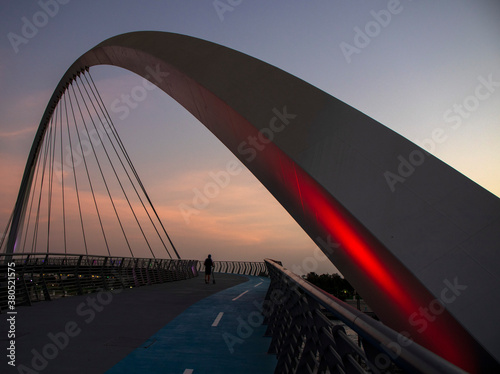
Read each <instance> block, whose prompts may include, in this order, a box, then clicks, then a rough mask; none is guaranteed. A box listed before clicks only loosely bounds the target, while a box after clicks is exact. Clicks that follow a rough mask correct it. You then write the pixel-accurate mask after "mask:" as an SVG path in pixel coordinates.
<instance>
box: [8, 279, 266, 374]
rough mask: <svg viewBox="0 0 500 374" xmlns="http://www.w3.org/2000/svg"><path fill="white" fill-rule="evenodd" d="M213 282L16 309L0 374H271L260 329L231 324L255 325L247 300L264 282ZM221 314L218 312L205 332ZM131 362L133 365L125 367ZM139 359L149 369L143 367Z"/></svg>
mask: <svg viewBox="0 0 500 374" xmlns="http://www.w3.org/2000/svg"><path fill="white" fill-rule="evenodd" d="M216 277H217V282H216V284H215V285H214V284H209V285H206V284H204V280H203V275H200V277H198V278H193V279H189V280H186V281H180V282H171V283H164V284H160V285H154V286H146V287H140V288H133V289H126V290H116V291H114V292H115V293H112V292H109V291H108V292H101V293H99V294H89V295H82V296H73V297H68V298H63V299H59V300H55V301H51V302H41V303H37V304H35V305H34V306H32V307H18V308H17V312H18V313H17V315H16V322H15V329H16V330H15V333H16V337H15V354H16V357H15V359H16V360H15V363H16V366H17V368H13V367H11V366H9V365H8V364H7V362H8V361H9V359H8V358H7V357H6V354H2V355H1V356H0V373H31V374H33V373H50V374H59V373H75V374H78V373H85V374H88V373H92V374H94V373H96V374H98V373H104V372H106V371H107V370H109V373H127V372H130V373H132V372H133V373H143V372H144V373H147V374H150V373H155V372H161V373H181V374H184V373H186V374H187V373H191V371H189V369H191V370H193V371H192V373H217V372H222V371H224V372H227V371H228V370H233V371H236V372H250V371H245V370H246V367H252V366H254V367H255V369H254V370H252V372H253V373H255V372H258V373H266V372H269V373H271V372H272V371H273V370H274V366H273V364H275V362H276V359H275V356H272V355H267V354H266V353H265V352H266V351H267V348H268V346H269V338H263V337H262V335H263V332H264V327H263V326H259V327H256V328H254V327H252V326H250V328H251V329H252V330H249V329H247V330H242V328H240V330H238V323H239V322H238V321H240V320H247V318H248V317H249V316H250V317H254V318H255V322H254V321H251V323H252V324H253V325H254V326H255V324H256V322H259V321H258V320H257V319H258V317H256V315H257V314H256V313H253V312H256V311H257V310H258V309H257V306H255V305H253V301H260V302H261V301H262V300H263V298H264V295H265V292H266V290H267V286H268V283H267V282H268V280H267V279H265V278H262V279H263V281H262V282H263V283H262V284H260V285H258V286H257V284H259V283H260V282H261V280H260V279H259V278H256V277H248V278H247V277H244V276H238V275H232V274H216ZM249 278H251V279H250V280H249ZM254 286H257V287H254ZM247 290H248V292H247V293H245V294H243V295H242V296H241V297H240V298H238V299H236V300H234V301H232V299H235V298H236V297H237V296H238V295H240V294H241V293H243V292H244V291H247ZM220 312H224V314H223V315H222V316H221V318H219V321H218V324H217V325H216V326H214V327H212V324H214V321H215V319H216V317H217V316H218V315H219V313H220ZM214 314H215V316H214ZM7 318H8V316H7V315H6V314H0V349H1V351H2V352H6V351H7V347H8V346H9V344H10V339H9V338H8V337H7V336H8V328H9V322H8V321H7ZM250 331H251V333H249V332H250ZM224 333H226V335H224ZM238 333H239V334H238ZM169 339H174V340H169ZM212 339H215V340H216V341H213V340H212ZM221 339H222V340H221ZM224 339H226V340H227V341H228V342H229V343H228V344H226V343H225V340H224ZM232 339H233V340H232ZM160 347H163V348H164V351H163V352H162V351H161V349H160ZM228 347H231V348H232V349H233V353H231V352H230V349H229V348H228ZM141 353H145V354H149V355H151V356H148V358H146V356H144V355H141ZM134 357H135V358H136V359H137V361H136V363H135V364H131V362H133V361H134V360H132V361H131V358H134ZM236 358H237V359H236ZM145 361H147V362H149V364H148V365H149V367H148V368H147V369H142V367H143V366H141V365H144V364H145V363H146V362H145ZM129 365H135V366H130V367H129ZM221 365H225V366H221ZM235 365H236V366H235ZM257 365H258V366H257ZM146 366H147V365H146ZM203 368H207V369H206V370H204V369H203ZM240 368H241V370H240ZM268 368H269V370H268ZM129 369H130V370H129ZM186 369H188V370H186Z"/></svg>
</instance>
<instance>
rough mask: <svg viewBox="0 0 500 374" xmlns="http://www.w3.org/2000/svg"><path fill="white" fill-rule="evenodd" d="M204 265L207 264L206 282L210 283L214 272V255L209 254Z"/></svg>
mask: <svg viewBox="0 0 500 374" xmlns="http://www.w3.org/2000/svg"><path fill="white" fill-rule="evenodd" d="M203 265H205V283H206V284H208V283H210V274H212V268H213V266H214V262H213V261H212V255H208V257H207V258H206V260H205V262H204V263H203Z"/></svg>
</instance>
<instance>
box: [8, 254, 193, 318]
mask: <svg viewBox="0 0 500 374" xmlns="http://www.w3.org/2000/svg"><path fill="white" fill-rule="evenodd" d="M197 263H198V261H197V260H179V259H175V260H174V259H152V258H133V257H121V256H102V255H86V254H85V255H83V254H72V253H9V254H5V253H2V254H0V311H2V310H3V309H5V308H7V305H8V297H9V293H10V297H12V290H14V291H15V299H16V304H17V305H23V304H24V305H31V304H32V303H33V302H35V301H43V300H52V299H54V298H59V297H65V296H71V295H81V294H84V293H93V292H99V291H101V290H109V289H111V290H113V289H115V288H118V289H119V288H133V287H140V286H146V285H152V284H159V283H164V282H171V281H177V280H184V279H189V278H193V277H197V276H198V271H197V270H196V268H197ZM14 272H15V287H12V283H11V282H12V280H13V279H12V274H13V273H14ZM9 276H10V278H9ZM8 281H9V282H8ZM8 284H9V286H8Z"/></svg>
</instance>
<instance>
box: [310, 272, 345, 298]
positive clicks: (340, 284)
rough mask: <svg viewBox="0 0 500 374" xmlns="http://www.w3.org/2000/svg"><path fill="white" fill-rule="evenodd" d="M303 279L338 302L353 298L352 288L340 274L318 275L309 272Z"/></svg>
mask: <svg viewBox="0 0 500 374" xmlns="http://www.w3.org/2000/svg"><path fill="white" fill-rule="evenodd" d="M304 278H305V280H307V281H308V282H310V283H312V284H314V285H315V286H317V287H319V288H321V289H322V290H323V291H325V292H328V293H329V294H332V295H333V296H335V297H336V298H339V299H340V300H346V299H350V298H352V297H353V296H354V288H353V287H352V286H351V284H350V283H349V282H348V281H347V280H346V279H345V278H342V277H341V276H340V274H336V273H335V274H321V275H318V274H316V273H315V272H310V273H308V274H307V275H306V276H305V277H304Z"/></svg>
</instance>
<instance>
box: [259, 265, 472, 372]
mask: <svg viewBox="0 0 500 374" xmlns="http://www.w3.org/2000/svg"><path fill="white" fill-rule="evenodd" d="M264 261H265V263H266V266H267V268H268V271H269V274H270V277H271V286H270V289H269V292H268V296H269V294H270V293H271V292H272V290H273V289H274V290H276V289H278V288H279V285H278V283H280V282H284V283H286V288H288V290H287V291H288V293H289V294H291V293H293V291H294V290H300V293H301V295H302V297H305V298H307V299H308V300H311V301H312V300H314V301H315V302H317V303H318V304H319V306H321V307H323V308H325V309H326V310H327V311H329V312H330V313H332V314H333V315H335V316H336V317H337V318H338V319H339V320H341V321H342V322H344V323H345V324H346V325H347V326H349V327H350V328H351V329H352V330H354V331H355V332H356V333H357V334H358V335H359V336H360V337H362V339H363V346H364V348H365V349H364V351H365V352H364V353H365V357H364V360H365V361H366V364H367V365H368V366H369V367H370V369H371V370H372V371H373V372H383V370H380V367H377V362H376V356H377V352H378V353H379V354H380V353H382V354H384V355H385V356H386V357H387V358H389V359H390V360H391V361H393V362H395V363H396V364H397V365H398V366H400V367H402V368H404V369H405V370H407V371H409V372H416V373H449V374H458V373H465V372H464V371H463V370H462V369H460V368H458V367H456V366H455V365H453V364H451V363H450V362H448V361H446V360H445V359H443V358H441V357H439V356H438V355H436V354H435V353H433V352H431V351H429V350H428V349H426V348H424V347H422V346H420V345H419V344H417V343H415V342H413V341H410V340H409V339H408V338H407V337H405V336H403V335H401V334H399V333H398V332H396V331H394V330H392V329H391V328H389V327H388V326H386V325H384V324H382V323H381V322H379V321H377V320H375V319H373V318H371V317H369V316H367V315H365V314H364V313H362V312H361V311H358V310H357V309H355V308H353V307H351V306H350V305H348V304H347V303H345V302H343V301H341V300H339V299H337V298H335V297H334V296H332V295H330V294H328V293H326V292H324V291H323V290H321V289H319V288H317V287H316V286H314V285H312V284H311V283H309V282H307V281H306V280H304V279H302V278H301V277H299V276H298V275H296V274H294V273H293V272H291V271H290V270H288V269H286V268H284V267H283V266H281V265H280V264H279V263H278V262H276V261H274V260H270V259H266V260H264ZM277 287H278V288H277ZM283 302H284V303H286V301H283ZM308 304H310V303H308ZM290 307H291V305H287V308H290ZM309 312H310V311H309ZM271 319H272V318H271ZM268 330H269V329H268ZM271 330H272V329H271ZM273 339H274V337H273ZM306 340H307V337H306ZM398 342H406V344H399V343H398ZM272 344H273V343H272ZM272 348H273V347H272ZM283 349H285V348H284V347H281V350H283ZM373 349H374V350H375V351H376V352H375V354H374V351H373ZM396 351H397V352H396ZM378 357H380V356H378ZM374 358H375V360H374ZM288 360H289V361H290V359H288ZM277 370H278V368H277ZM280 370H281V369H280ZM353 372H358V371H353Z"/></svg>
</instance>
